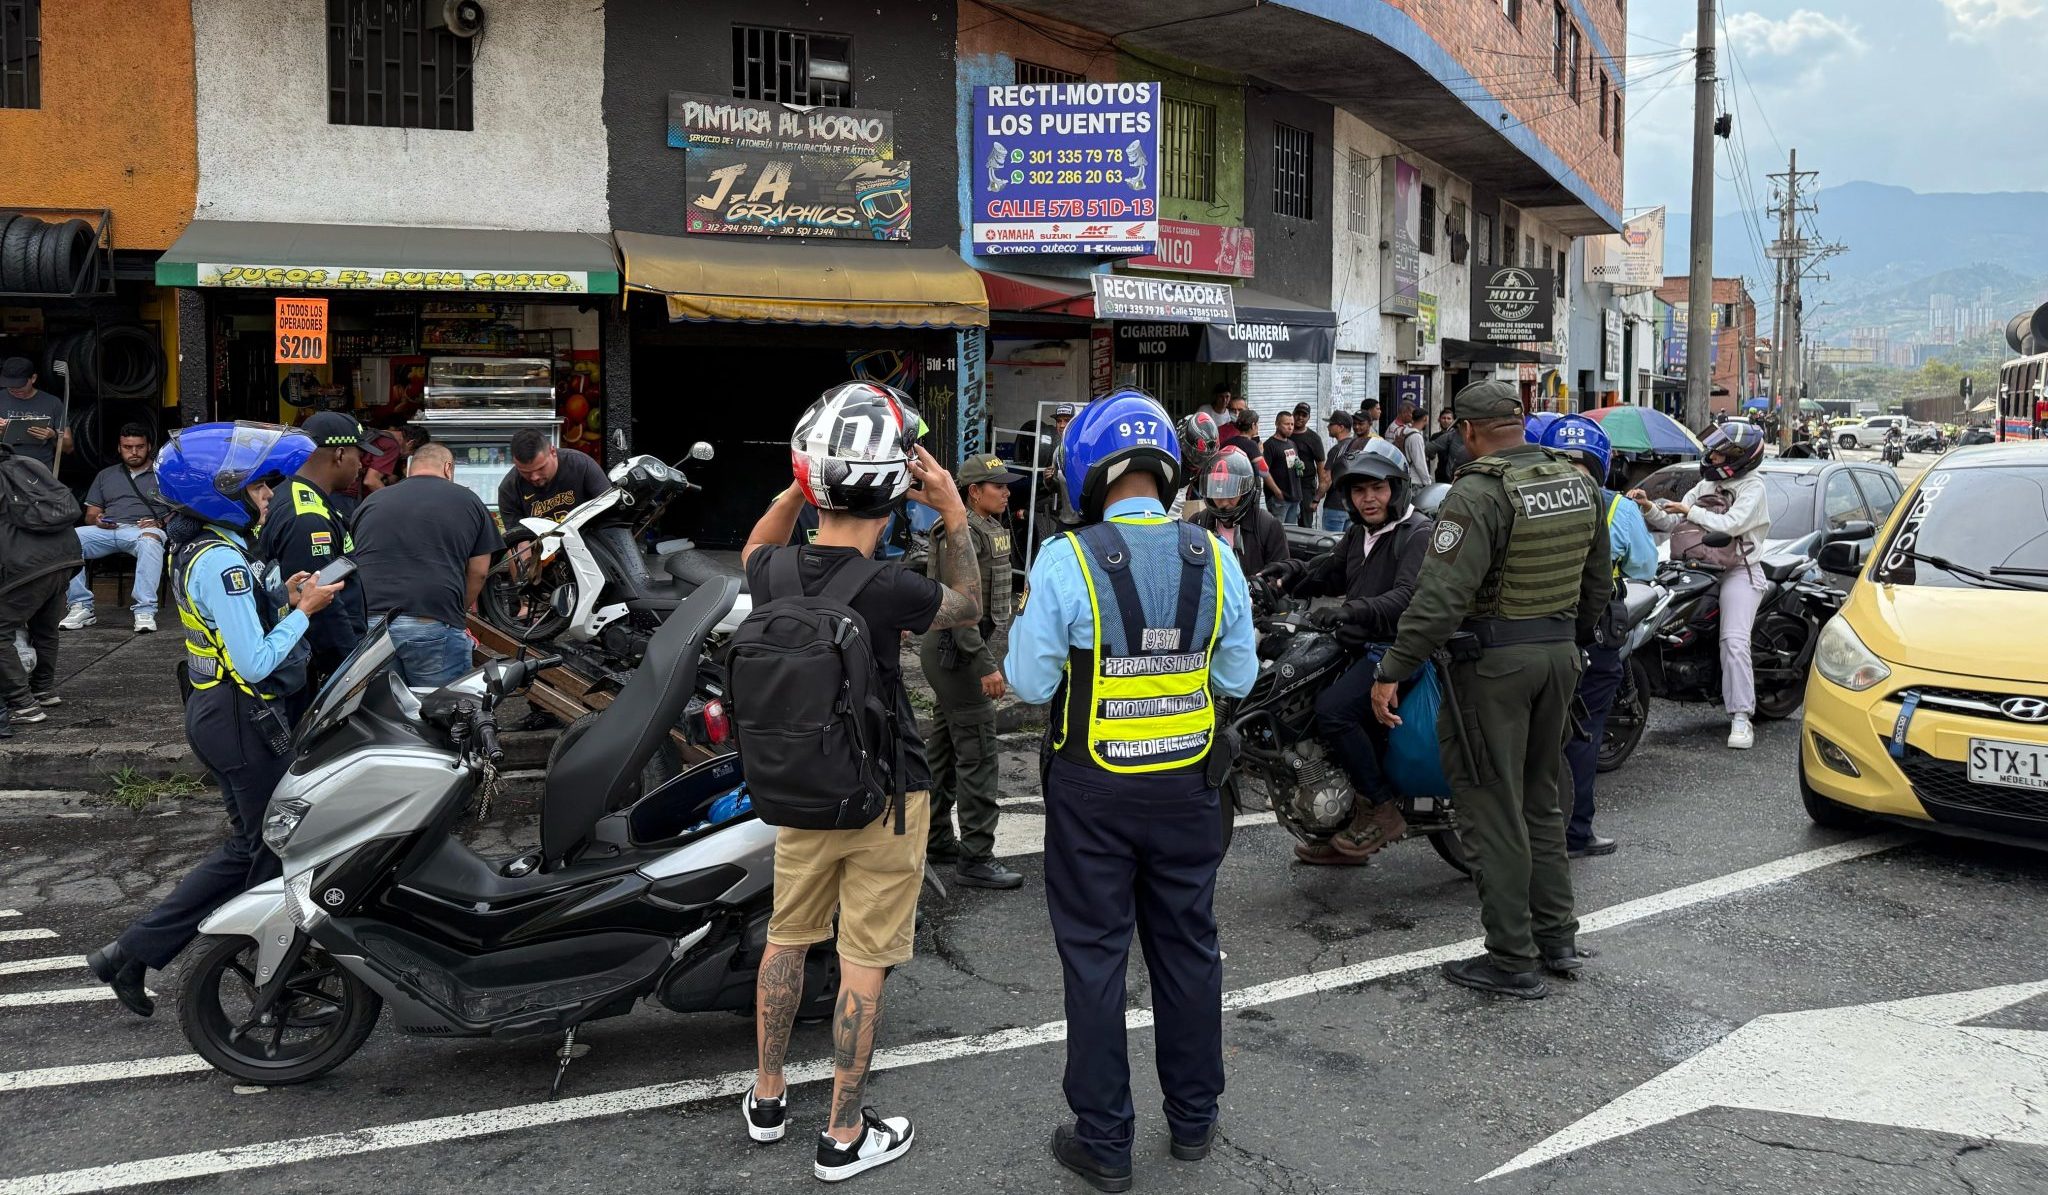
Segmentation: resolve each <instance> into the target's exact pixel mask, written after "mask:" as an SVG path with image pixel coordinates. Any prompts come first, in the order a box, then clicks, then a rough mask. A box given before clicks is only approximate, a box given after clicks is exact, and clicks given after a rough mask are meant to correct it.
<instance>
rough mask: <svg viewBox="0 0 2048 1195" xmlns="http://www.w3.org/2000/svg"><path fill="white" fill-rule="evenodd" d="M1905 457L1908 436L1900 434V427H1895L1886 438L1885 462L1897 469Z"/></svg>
mask: <svg viewBox="0 0 2048 1195" xmlns="http://www.w3.org/2000/svg"><path fill="white" fill-rule="evenodd" d="M1905 459H1906V438H1905V437H1904V436H1902V435H1900V434H1899V429H1897V428H1893V429H1892V430H1891V431H1890V432H1888V433H1886V435H1885V438H1884V463H1885V464H1887V465H1890V466H1891V467H1893V468H1894V469H1896V468H1898V467H1899V464H1900V462H1902V461H1904V460H1905Z"/></svg>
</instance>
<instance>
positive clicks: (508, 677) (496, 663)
mask: <svg viewBox="0 0 2048 1195" xmlns="http://www.w3.org/2000/svg"><path fill="white" fill-rule="evenodd" d="M525 675H526V665H525V664H524V663H522V662H521V661H518V660H492V661H491V662H490V663H488V664H485V665H484V691H485V692H486V693H488V694H490V697H491V701H492V702H493V703H494V704H495V703H496V702H498V701H500V700H502V699H504V698H506V697H508V696H510V695H511V694H513V693H517V692H518V691H519V690H520V688H521V687H522V686H523V685H524V684H525V680H524V677H525Z"/></svg>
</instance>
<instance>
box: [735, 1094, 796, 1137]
mask: <svg viewBox="0 0 2048 1195" xmlns="http://www.w3.org/2000/svg"><path fill="white" fill-rule="evenodd" d="M740 1111H741V1112H743V1113H745V1114H746V1118H747V1136H749V1137H752V1138H753V1139H754V1140H756V1141H760V1142H763V1143H764V1144H765V1143H766V1142H769V1141H780V1140H782V1135H783V1134H784V1133H786V1132H788V1131H789V1126H788V1125H787V1124H784V1123H783V1116H784V1114H785V1113H787V1112H788V1111H789V1096H788V1095H786V1094H785V1095H783V1096H781V1097H780V1098H778V1099H772V1100H763V1099H756V1098H755V1097H754V1089H753V1088H751V1087H749V1088H747V1094H746V1095H744V1096H742V1097H741V1098H740Z"/></svg>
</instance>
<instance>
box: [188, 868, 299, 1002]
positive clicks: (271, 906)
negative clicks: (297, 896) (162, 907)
mask: <svg viewBox="0 0 2048 1195" xmlns="http://www.w3.org/2000/svg"><path fill="white" fill-rule="evenodd" d="M296 928H297V927H295V926H294V925H293V924H292V914H291V898H290V897H289V896H287V895H286V894H285V890H284V880H283V878H282V877H280V878H278V879H272V880H265V881H263V882H262V883H260V884H258V885H256V886H255V887H254V888H251V889H249V890H248V891H247V892H244V893H242V894H241V895H240V896H237V897H235V898H234V899H233V900H230V901H228V903H226V904H224V905H222V906H221V907H219V908H218V909H215V910H214V911H213V912H211V913H209V914H207V917H206V920H204V921H202V922H200V923H199V932H200V933H202V934H213V935H215V936H217V937H223V938H234V937H242V938H253V939H254V940H255V942H256V982H258V983H262V982H264V981H265V980H267V979H269V978H270V977H271V976H272V975H275V974H276V973H277V966H278V964H279V963H281V962H282V961H284V955H285V951H286V949H287V948H289V947H290V946H291V944H292V934H293V933H294V932H296Z"/></svg>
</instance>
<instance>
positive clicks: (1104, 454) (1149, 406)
mask: <svg viewBox="0 0 2048 1195" xmlns="http://www.w3.org/2000/svg"><path fill="white" fill-rule="evenodd" d="M1060 453H1061V466H1060V468H1061V474H1060V475H1061V478H1062V479H1063V480H1064V481H1065V482H1066V483H1067V495H1068V498H1069V500H1070V501H1072V502H1073V504H1074V508H1075V509H1076V510H1078V511H1080V512H1081V518H1082V519H1083V520H1084V521H1086V522H1090V523H1097V522H1101V521H1102V515H1103V508H1104V506H1105V505H1106V502H1105V498H1106V497H1107V495H1108V494H1109V487H1110V486H1111V485H1113V484H1114V483H1115V482H1116V481H1117V479H1118V478H1120V477H1123V476H1124V475H1125V474H1127V473H1129V472H1130V471H1131V470H1133V469H1138V470H1142V471H1143V472H1146V473H1150V474H1151V475H1152V476H1154V477H1156V478H1158V479H1159V495H1160V498H1161V500H1162V501H1163V500H1165V498H1166V497H1167V496H1168V495H1171V494H1172V493H1173V491H1174V488H1175V487H1176V486H1178V485H1179V484H1180V437H1178V436H1176V435H1175V434H1174V431H1173V420H1172V419H1171V418H1169V417H1168V416H1167V414H1166V408H1164V407H1162V406H1160V405H1159V403H1158V401H1157V400H1155V399H1154V398H1153V397H1152V396H1151V395H1149V394H1147V393H1145V392H1144V391H1143V390H1131V389H1125V390H1118V391H1116V392H1115V393H1112V394H1110V395H1108V396H1106V397H1103V398H1098V399H1096V400H1095V401H1094V402H1091V403H1089V404H1087V405H1086V406H1084V407H1082V408H1081V413H1080V414H1078V415H1076V416H1074V421H1073V422H1072V423H1069V424H1067V431H1066V435H1065V436H1064V437H1063V438H1062V439H1061V441H1060Z"/></svg>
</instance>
